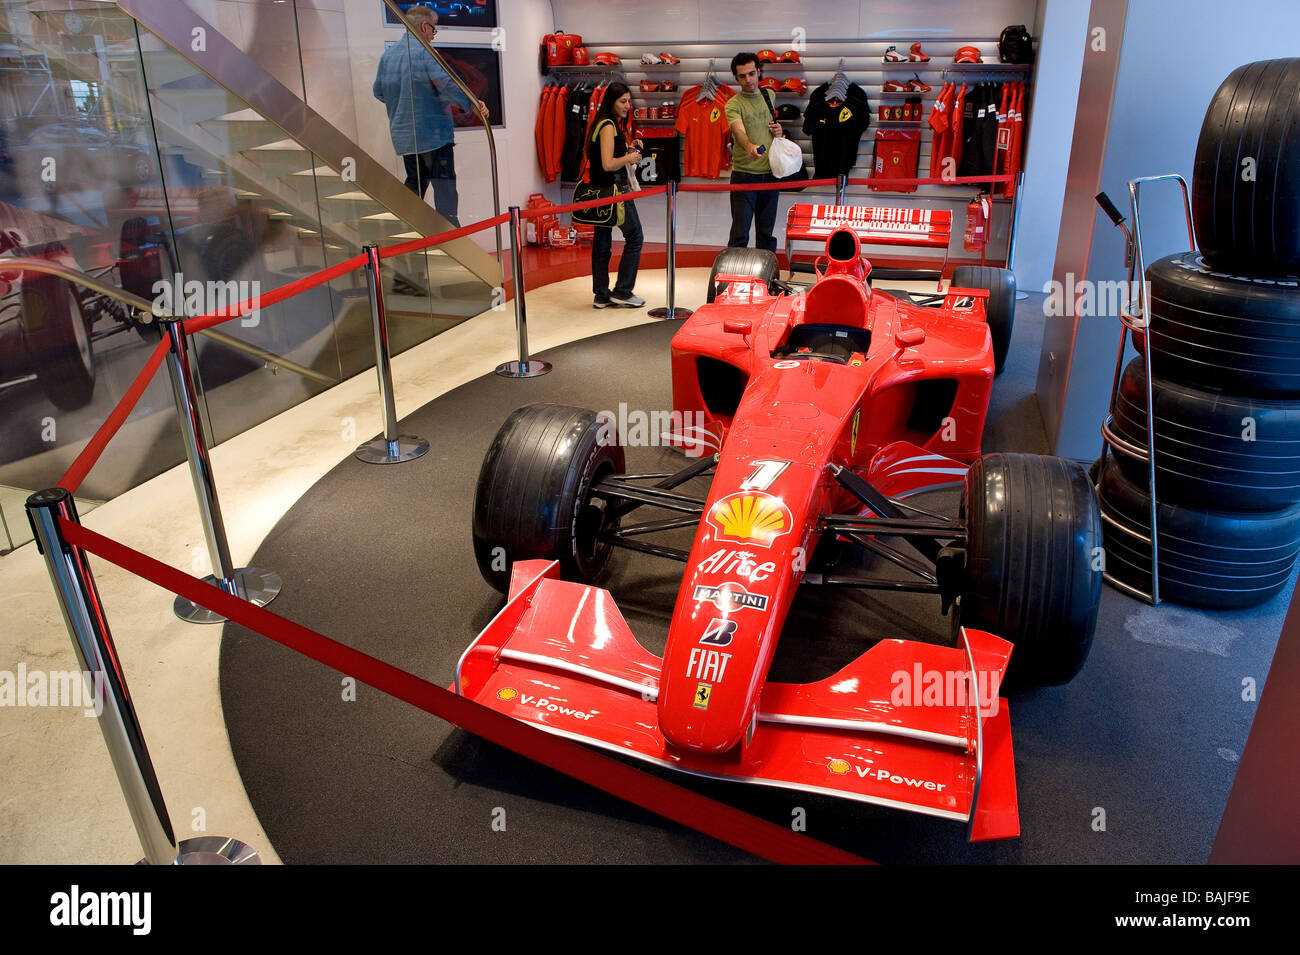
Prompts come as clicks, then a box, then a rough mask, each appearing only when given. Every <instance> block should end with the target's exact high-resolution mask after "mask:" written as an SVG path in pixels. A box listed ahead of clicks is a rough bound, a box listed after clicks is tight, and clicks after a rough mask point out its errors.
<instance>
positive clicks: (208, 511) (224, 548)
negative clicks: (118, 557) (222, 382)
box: [162, 318, 281, 623]
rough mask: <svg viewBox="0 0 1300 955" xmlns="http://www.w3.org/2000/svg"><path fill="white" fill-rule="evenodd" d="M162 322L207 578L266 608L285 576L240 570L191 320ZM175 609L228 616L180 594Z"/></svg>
mask: <svg viewBox="0 0 1300 955" xmlns="http://www.w3.org/2000/svg"><path fill="white" fill-rule="evenodd" d="M162 322H163V328H165V329H166V330H167V338H168V340H169V342H170V344H171V349H170V350H169V351H168V352H167V374H168V376H169V377H170V378H171V382H172V397H173V398H174V399H175V400H176V417H177V419H178V420H179V421H180V425H181V437H182V439H183V440H184V443H185V457H186V458H187V459H188V460H189V463H190V479H191V481H192V482H193V484H194V496H195V497H196V498H197V499H198V502H199V517H200V518H201V519H202V521H203V536H204V537H205V538H206V540H207V543H208V556H209V557H210V558H211V560H212V573H211V574H209V575H208V576H207V577H205V578H203V579H204V580H205V581H206V582H207V583H210V584H212V585H213V586H215V587H220V588H221V589H222V590H224V591H225V592H226V593H228V594H233V595H234V596H236V597H240V598H242V599H244V600H247V601H249V602H250V603H254V604H257V606H259V607H264V606H266V605H267V604H269V603H270V602H271V601H272V600H274V599H275V598H276V595H277V594H279V593H280V586H281V583H280V575H279V574H277V573H275V572H274V571H270V570H262V569H260V568H257V567H240V568H237V569H236V568H235V567H234V566H233V565H232V561H231V559H230V545H229V543H228V542H227V540H226V525H225V523H224V522H223V521H222V518H221V502H220V500H219V499H218V498H217V482H216V478H215V477H214V476H213V473H212V459H211V458H210V456H209V454H208V436H207V431H206V429H205V428H204V426H203V418H202V416H201V415H200V414H199V405H198V391H197V389H196V388H195V387H194V372H193V369H192V368H191V367H190V360H189V342H188V340H187V338H186V336H185V324H184V322H183V321H182V320H181V319H180V318H166V319H163V320H162ZM172 609H173V610H175V612H176V616H178V617H180V618H181V619H182V620H188V621H189V622H190V623H221V622H223V621H224V620H225V619H226V618H225V617H223V616H221V614H219V613H214V612H213V611H211V610H209V609H208V608H206V607H201V606H199V605H198V604H196V603H194V601H192V600H190V599H188V598H186V597H180V596H178V597H177V598H176V602H175V603H174V604H173V605H172Z"/></svg>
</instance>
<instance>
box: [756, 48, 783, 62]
mask: <svg viewBox="0 0 1300 955" xmlns="http://www.w3.org/2000/svg"><path fill="white" fill-rule="evenodd" d="M755 56H757V57H758V62H760V63H780V62H781V58H780V57H779V56H777V55H776V50H759V51H758V53H756V54H755Z"/></svg>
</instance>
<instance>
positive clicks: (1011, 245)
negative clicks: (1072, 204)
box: [1007, 172, 1132, 302]
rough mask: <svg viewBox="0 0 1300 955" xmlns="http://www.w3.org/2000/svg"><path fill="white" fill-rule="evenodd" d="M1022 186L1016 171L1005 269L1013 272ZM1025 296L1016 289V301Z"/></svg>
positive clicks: (1027, 296)
mask: <svg viewBox="0 0 1300 955" xmlns="http://www.w3.org/2000/svg"><path fill="white" fill-rule="evenodd" d="M1024 188H1025V174H1024V173H1023V172H1019V173H1016V201H1015V203H1013V205H1012V210H1011V234H1010V235H1009V236H1008V237H1007V271H1009V272H1011V273H1013V274H1014V273H1015V271H1016V233H1017V232H1018V231H1019V227H1020V191H1021V190H1022V189H1024ZM1131 287H1132V286H1130V288H1131ZM1027 298H1029V293H1028V292H1021V291H1019V290H1017V291H1016V301H1017V302H1020V301H1023V300H1025V299H1027Z"/></svg>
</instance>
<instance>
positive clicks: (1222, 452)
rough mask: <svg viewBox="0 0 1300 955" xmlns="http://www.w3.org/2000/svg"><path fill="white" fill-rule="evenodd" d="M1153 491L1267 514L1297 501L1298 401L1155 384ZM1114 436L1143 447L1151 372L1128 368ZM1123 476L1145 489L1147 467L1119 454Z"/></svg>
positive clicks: (1136, 365) (1165, 497) (1138, 363)
mask: <svg viewBox="0 0 1300 955" xmlns="http://www.w3.org/2000/svg"><path fill="white" fill-rule="evenodd" d="M1151 404H1152V407H1153V409H1154V415H1155V419H1156V490H1157V492H1158V493H1159V496H1160V499H1161V500H1162V501H1168V502H1170V503H1178V504H1191V505H1195V506H1197V507H1210V508H1216V509H1223V510H1239V511H1266V510H1276V509H1278V508H1281V507H1286V506H1287V505H1288V504H1294V503H1296V502H1300V401H1286V400H1283V399H1279V398H1272V399H1269V398H1236V397H1232V396H1229V395H1220V394H1215V393H1214V392H1209V391H1202V390H1201V389H1199V388H1193V387H1191V386H1190V385H1180V384H1176V383H1174V382H1171V381H1163V380H1161V379H1160V378H1156V379H1155V381H1154V382H1152V386H1151ZM1115 433H1116V434H1117V435H1119V436H1120V437H1122V438H1126V439H1127V440H1129V441H1131V442H1133V443H1134V444H1136V445H1139V446H1140V447H1145V446H1146V442H1147V422H1146V372H1145V369H1144V368H1143V365H1142V359H1141V358H1135V359H1134V360H1133V361H1131V362H1129V365H1128V367H1127V368H1125V369H1124V375H1123V377H1121V378H1120V383H1119V393H1118V394H1117V395H1116V398H1115ZM1116 460H1117V461H1118V462H1119V466H1120V468H1121V469H1122V470H1123V471H1124V473H1125V474H1126V475H1127V476H1128V477H1129V479H1130V480H1132V481H1133V482H1134V483H1136V484H1137V485H1138V486H1140V487H1146V486H1147V463H1146V462H1145V461H1139V460H1137V459H1135V458H1131V457H1129V456H1127V455H1124V454H1117V455H1116Z"/></svg>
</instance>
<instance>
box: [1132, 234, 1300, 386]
mask: <svg viewBox="0 0 1300 955" xmlns="http://www.w3.org/2000/svg"><path fill="white" fill-rule="evenodd" d="M1147 281H1148V283H1149V288H1150V290H1151V298H1150V304H1149V309H1148V311H1149V316H1148V317H1149V319H1150V328H1149V329H1148V330H1147V331H1148V332H1149V334H1150V338H1151V342H1152V345H1153V346H1154V348H1153V350H1152V352H1151V362H1152V368H1153V370H1154V372H1155V375H1156V377H1157V378H1163V379H1165V380H1167V381H1178V382H1183V383H1184V384H1189V385H1195V386H1197V387H1201V388H1209V389H1212V390H1215V389H1222V390H1223V391H1226V392H1228V393H1230V394H1236V395H1262V396H1274V397H1300V281H1297V280H1295V279H1289V280H1270V279H1257V278H1247V277H1244V276H1240V275H1228V274H1226V273H1222V272H1216V271H1213V270H1211V269H1210V268H1209V267H1208V266H1207V265H1206V264H1205V262H1204V261H1203V260H1202V258H1201V256H1199V255H1196V254H1194V253H1192V252H1183V253H1180V254H1177V255H1169V256H1165V257H1164V258H1163V259H1160V260H1158V261H1156V262H1153V263H1152V264H1151V265H1150V266H1149V267H1148V268H1147ZM1136 344H1139V345H1141V346H1142V347H1145V344H1144V342H1143V339H1142V338H1140V337H1139V338H1138V341H1137V342H1136Z"/></svg>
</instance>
